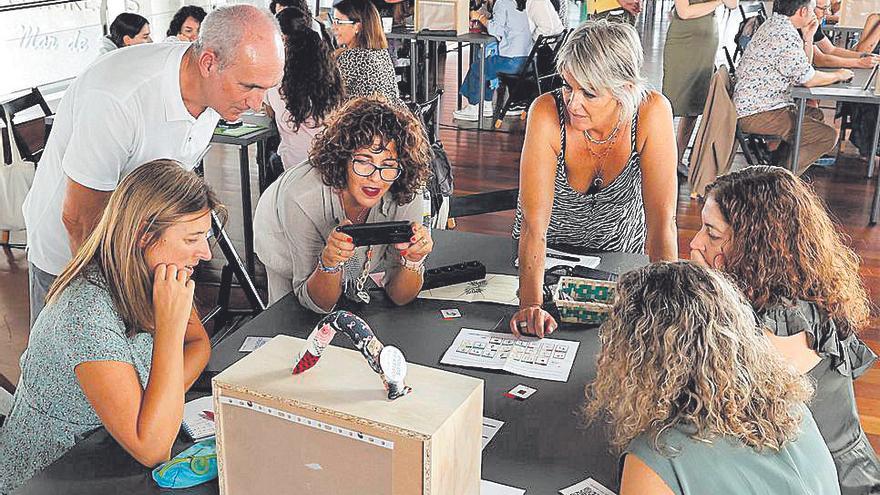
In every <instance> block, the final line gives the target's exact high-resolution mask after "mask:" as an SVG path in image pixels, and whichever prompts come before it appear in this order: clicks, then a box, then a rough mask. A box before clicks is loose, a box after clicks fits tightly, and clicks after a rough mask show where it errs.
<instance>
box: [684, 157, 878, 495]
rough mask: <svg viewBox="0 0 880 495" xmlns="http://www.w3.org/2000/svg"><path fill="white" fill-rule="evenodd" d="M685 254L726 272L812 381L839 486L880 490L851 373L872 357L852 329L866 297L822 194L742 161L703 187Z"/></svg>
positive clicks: (859, 325)
mask: <svg viewBox="0 0 880 495" xmlns="http://www.w3.org/2000/svg"><path fill="white" fill-rule="evenodd" d="M702 217H703V227H702V229H701V230H700V231H699V232H698V233H697V235H696V236H694V238H693V240H692V241H691V259H693V260H694V261H696V262H698V263H701V264H706V265H709V266H712V267H713V268H716V269H718V270H722V271H724V272H726V273H727V274H728V275H729V276H730V277H731V279H732V280H733V281H734V282H735V283H736V284H737V285H738V286H739V287H740V289H742V290H743V292H744V293H745V295H746V298H747V299H748V300H749V301H750V302H751V304H752V306H753V307H754V308H755V311H756V312H757V313H758V316H759V317H760V319H761V321H762V322H763V326H764V327H765V328H767V329H769V330H768V332H767V333H768V336H769V337H770V341H771V342H772V343H773V344H775V346H776V347H777V348H778V349H779V351H780V352H781V353H782V354H783V355H784V356H785V358H786V359H787V360H788V361H789V363H790V364H792V365H793V366H794V367H795V368H797V370H798V371H800V372H801V373H803V374H805V375H808V376H809V377H810V378H812V379H813V380H814V381H815V383H816V396H815V397H814V398H813V400H812V401H811V402H810V403H809V406H810V409H811V410H812V412H813V417H814V418H815V420H816V424H818V425H819V431H821V432H822V436H823V437H824V438H825V442H826V443H827V444H828V449H829V450H830V451H831V456H832V457H833V458H834V462H835V464H836V465H837V475H838V479H839V481H840V488H841V492H842V493H844V494H853V495H855V494H862V493H878V491H880V461H878V460H877V456H876V454H875V453H874V450H873V449H872V448H871V444H870V443H868V440H867V438H865V433H864V431H862V427H861V425H860V424H859V416H858V411H857V410H856V403H855V398H854V396H853V379H854V378H856V377H858V376H859V375H861V374H862V373H864V372H865V371H867V370H868V369H870V368H871V366H872V365H873V363H874V361H875V360H876V358H877V356H876V355H875V354H874V353H873V352H872V351H871V349H870V348H868V347H867V346H866V345H865V344H864V343H863V342H862V341H861V340H859V338H858V337H857V336H856V334H855V333H856V332H857V331H859V330H861V329H863V328H865V327H866V326H867V325H868V324H869V317H870V302H869V299H868V295H867V292H866V290H865V287H864V286H863V285H862V282H861V279H860V277H859V258H858V256H857V255H856V254H855V253H854V252H853V250H852V249H850V248H849V247H848V246H847V245H846V243H845V242H844V235H843V234H842V233H840V231H841V229H839V228H837V227H836V226H835V225H834V223H833V222H832V221H831V219H830V218H829V215H828V213H827V212H826V210H825V207H824V206H823V205H822V200H821V199H819V197H817V196H816V193H815V192H813V190H812V189H811V188H810V187H809V186H808V185H807V184H806V183H804V182H803V181H801V180H800V179H798V178H797V177H795V176H793V175H792V174H791V172H788V171H787V170H784V169H781V168H778V167H749V168H746V169H744V170H741V171H738V172H733V173H731V174H728V175H725V176H722V177H719V178H718V180H717V181H716V182H715V183H714V184H711V185H709V186H708V187H707V188H706V203H705V205H704V206H703V212H702Z"/></svg>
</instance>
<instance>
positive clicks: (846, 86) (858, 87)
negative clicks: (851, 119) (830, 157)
mask: <svg viewBox="0 0 880 495" xmlns="http://www.w3.org/2000/svg"><path fill="white" fill-rule="evenodd" d="M853 74H854V77H853V80H852V81H851V82H849V83H837V84H832V85H830V86H822V87H818V88H807V87H804V86H793V87H792V88H791V96H792V98H794V100H795V103H796V104H797V119H796V121H795V130H794V146H793V150H792V161H791V163H792V167H797V162H798V156H799V155H800V146H801V127H802V125H803V121H804V113H805V112H806V109H807V100H832V101H845V102H850V103H861V104H865V105H877V125H875V126H874V139H873V140H872V141H871V143H872V144H871V154H870V155H868V177H869V178H870V177H873V176H874V163H875V160H876V159H877V158H876V156H877V138H878V137H880V96H878V95H875V94H874V85H875V84H880V75H878V76H877V77H875V80H874V82H873V83H871V86H870V87H869V88H868V89H867V90H864V89H862V88H864V87H865V83H866V82H867V80H868V77H869V76H870V75H871V69H855V70H854V71H853ZM878 215H880V174H878V184H877V185H876V186H875V187H874V200H873V202H872V203H871V213H870V219H869V221H870V223H872V224H874V223H877V217H878Z"/></svg>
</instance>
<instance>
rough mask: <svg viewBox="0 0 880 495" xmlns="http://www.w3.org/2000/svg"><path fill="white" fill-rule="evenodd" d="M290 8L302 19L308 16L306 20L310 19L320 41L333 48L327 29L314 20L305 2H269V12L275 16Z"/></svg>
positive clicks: (291, 0) (297, 0)
mask: <svg viewBox="0 0 880 495" xmlns="http://www.w3.org/2000/svg"><path fill="white" fill-rule="evenodd" d="M290 8H293V9H294V10H296V11H298V12H300V15H301V16H302V17H303V18H305V17H306V16H308V18H309V19H311V26H312V29H313V30H314V31H315V32H316V33H318V34H320V35H321V39H322V40H324V41H325V42H326V43H327V45H328V46H330V47H331V48H334V43H335V42H336V41H335V40H334V39H333V36H332V35H331V34H330V33H329V32H327V28H326V27H324V24H323V23H322V22H318V20H317V19H315V17H314V14H313V13H312V8H311V7H310V6H309V4H308V2H307V0H272V1H271V2H269V11H270V12H272V13H273V14H275V15H276V16H277V15H278V14H280V13H281V11H282V10H284V9H290Z"/></svg>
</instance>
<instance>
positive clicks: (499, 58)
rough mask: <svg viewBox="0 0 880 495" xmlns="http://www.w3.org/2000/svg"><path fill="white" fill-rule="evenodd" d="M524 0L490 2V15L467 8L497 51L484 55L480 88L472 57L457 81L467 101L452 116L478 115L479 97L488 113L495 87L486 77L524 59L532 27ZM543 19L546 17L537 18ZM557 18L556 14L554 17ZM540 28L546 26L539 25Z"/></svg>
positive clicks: (477, 65) (470, 117)
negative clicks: (482, 77) (493, 41)
mask: <svg viewBox="0 0 880 495" xmlns="http://www.w3.org/2000/svg"><path fill="white" fill-rule="evenodd" d="M526 2H527V0H496V1H495V3H494V5H493V6H492V16H491V18H489V17H487V16H486V14H483V13H482V12H479V11H476V12H471V17H472V18H473V19H476V20H478V21H479V22H480V24H482V25H484V26H486V28H487V30H488V32H489V34H490V35H492V36H494V37H495V38H497V39H498V53H495V54H492V55H490V56H488V57H486V60H485V64H484V68H485V76H486V77H485V80H484V84H485V86H483V87H482V88H480V61H479V60H474V63H472V64H471V67H470V69H468V72H467V75H466V76H465V78H464V81H463V82H462V83H461V88H459V93H461V95H462V96H464V97H465V99H466V100H467V101H468V104H467V105H465V106H464V108H462V109H460V110H456V111H454V112H452V116H453V117H454V118H456V119H458V120H464V121H471V122H476V121H477V119H478V118H479V107H478V106H477V105H479V104H480V102H481V101H482V105H483V116H484V117H491V116H492V110H493V107H492V95H493V94H494V93H495V90H493V89H492V88H491V86H490V85H489V81H491V80H492V79H495V78H497V77H498V73H499V72H507V73H514V74H515V73H517V72H519V70H520V68H522V66H523V64H525V63H526V60H527V59H528V56H529V52H530V51H531V50H532V44H533V41H532V29H531V27H530V25H529V15H528V14H527V13H526ZM540 20H542V22H543V23H547V22H548V21H550V19H547V18H541V19H540ZM558 20H559V19H558V18H556V19H555V21H558ZM542 29H550V28H548V27H546V25H545V26H542Z"/></svg>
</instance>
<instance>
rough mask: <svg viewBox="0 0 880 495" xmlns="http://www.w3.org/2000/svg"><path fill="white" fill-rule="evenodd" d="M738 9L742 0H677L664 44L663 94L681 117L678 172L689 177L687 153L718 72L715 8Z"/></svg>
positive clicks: (675, 113) (674, 112)
mask: <svg viewBox="0 0 880 495" xmlns="http://www.w3.org/2000/svg"><path fill="white" fill-rule="evenodd" d="M722 5H723V6H725V7H726V8H728V9H735V8H737V6H738V5H739V1H738V0H676V1H675V4H674V8H673V10H672V15H671V16H670V18H669V29H668V30H667V32H666V43H665V45H664V46H663V95H664V96H666V97H667V98H669V103H670V104H672V115H673V116H676V117H679V121H678V132H677V133H676V144H677V145H678V161H677V164H678V175H680V176H683V177H687V167H685V166H684V165H683V164H682V160H683V159H684V152H685V150H686V149H687V146H688V144H689V143H690V140H691V134H693V132H694V125H695V124H696V123H697V117H698V116H699V115H700V114H702V113H703V107H704V106H705V105H706V97H707V96H708V94H709V82H710V81H711V79H712V74H714V73H715V54H716V53H717V52H718V27H717V24H718V23H717V21H716V20H715V11H716V10H717V9H718V7H720V6H722Z"/></svg>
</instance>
